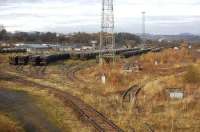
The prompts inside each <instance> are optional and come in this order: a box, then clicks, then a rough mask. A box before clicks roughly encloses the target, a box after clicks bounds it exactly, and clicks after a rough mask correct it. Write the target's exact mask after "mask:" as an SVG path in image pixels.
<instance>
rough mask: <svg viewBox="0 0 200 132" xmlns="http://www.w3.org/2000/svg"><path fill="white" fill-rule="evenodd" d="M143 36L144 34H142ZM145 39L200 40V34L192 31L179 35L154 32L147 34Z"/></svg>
mask: <svg viewBox="0 0 200 132" xmlns="http://www.w3.org/2000/svg"><path fill="white" fill-rule="evenodd" d="M141 38H142V35H141ZM145 39H151V40H166V41H180V40H186V41H188V42H191V43H193V42H200V35H194V34H191V33H181V34H178V35H153V34H146V35H145Z"/></svg>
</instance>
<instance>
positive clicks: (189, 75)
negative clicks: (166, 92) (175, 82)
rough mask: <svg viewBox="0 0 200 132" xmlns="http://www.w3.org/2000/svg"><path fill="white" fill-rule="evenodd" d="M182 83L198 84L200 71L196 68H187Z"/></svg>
mask: <svg viewBox="0 0 200 132" xmlns="http://www.w3.org/2000/svg"><path fill="white" fill-rule="evenodd" d="M184 81H185V82H186V83H199V82H200V71H199V68H198V67H196V66H189V67H188V70H187V72H186V73H185V75H184Z"/></svg>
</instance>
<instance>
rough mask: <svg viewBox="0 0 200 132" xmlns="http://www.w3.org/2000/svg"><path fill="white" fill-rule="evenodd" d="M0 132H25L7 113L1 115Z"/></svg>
mask: <svg viewBox="0 0 200 132" xmlns="http://www.w3.org/2000/svg"><path fill="white" fill-rule="evenodd" d="M0 131H1V132H24V130H23V129H22V128H21V127H20V125H19V124H18V123H17V122H16V121H14V119H11V118H10V117H8V116H7V115H6V114H5V113H0Z"/></svg>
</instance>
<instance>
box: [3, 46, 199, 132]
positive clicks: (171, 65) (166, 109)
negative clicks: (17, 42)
mask: <svg viewBox="0 0 200 132" xmlns="http://www.w3.org/2000/svg"><path fill="white" fill-rule="evenodd" d="M198 48H199V47H195V46H194V47H192V48H188V46H186V45H181V46H180V47H178V48H174V47H167V48H166V47H165V48H163V47H157V48H143V49H138V48H136V49H118V50H115V52H116V54H117V56H119V57H117V63H115V64H110V63H104V64H102V65H99V64H98V63H97V62H98V59H97V58H98V53H99V51H92V52H73V53H53V54H49V55H42V54H40V55H33V54H31V55H30V54H27V53H25V51H24V50H22V49H20V50H21V51H22V52H20V53H18V52H17V53H16V51H15V50H11V51H8V52H7V53H6V51H4V52H2V53H0V129H1V130H4V131H12V132H15V131H16V132H18V131H19V132H21V131H52V132H59V131H66V132H68V131H72V132H76V131H77V132H78V131H81V132H88V131H100V132H102V131H105V132H123V131H124V132H157V131H158V132H169V131H171V132H199V131H200V111H199V109H200V102H199V99H200V84H199V82H200V69H199V66H200V59H199V57H200V53H199V52H197V49H198ZM108 52H110V51H103V53H104V54H106V53H108ZM102 78H104V79H102Z"/></svg>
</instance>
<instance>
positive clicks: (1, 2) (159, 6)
mask: <svg viewBox="0 0 200 132" xmlns="http://www.w3.org/2000/svg"><path fill="white" fill-rule="evenodd" d="M114 10H115V12H114V13H115V22H116V23H115V26H116V28H115V31H116V32H132V33H140V32H141V20H142V18H141V12H142V11H146V12H147V16H146V17H147V18H146V19H147V22H146V24H147V32H148V33H153V34H178V33H186V32H187V33H188V32H189V33H193V34H200V0H137V1H136V0H114ZM100 20H101V0H0V24H3V25H5V26H6V28H7V30H9V31H53V32H62V33H68V32H77V31H85V32H98V31H100Z"/></svg>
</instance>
